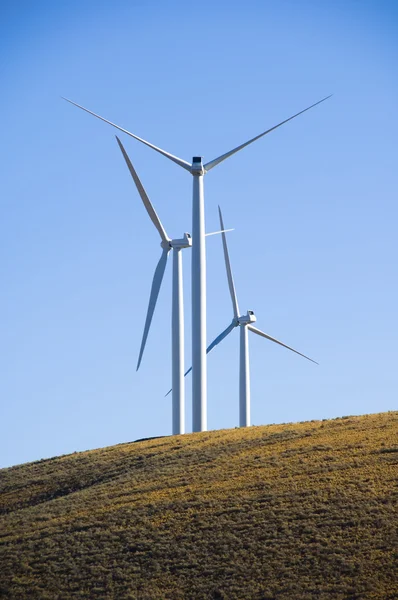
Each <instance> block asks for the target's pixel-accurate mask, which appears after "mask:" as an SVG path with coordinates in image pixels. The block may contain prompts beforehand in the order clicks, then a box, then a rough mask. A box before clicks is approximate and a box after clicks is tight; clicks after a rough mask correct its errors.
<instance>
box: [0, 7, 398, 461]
mask: <svg viewBox="0 0 398 600" xmlns="http://www.w3.org/2000/svg"><path fill="white" fill-rule="evenodd" d="M397 26H398V8H397V5H396V3H395V2H387V1H379V2H376V1H371V2H370V1H366V0H364V1H361V2H359V1H353V0H349V1H344V2H342V1H341V2H340V1H337V2H315V1H307V0H302V1H301V2H293V1H287V0H282V1H279V2H276V1H261V2H260V1H253V2H247V3H242V2H237V1H232V2H231V1H230V2H207V1H205V2H201V3H198V4H197V5H196V6H195V5H194V4H193V3H190V4H188V3H185V2H184V3H183V2H169V3H163V2H147V3H144V2H131V1H126V0H118V1H116V2H112V3H111V2H102V3H101V2H98V1H96V2H92V1H90V0H87V1H85V2H84V3H82V2H78V1H74V0H69V1H68V2H65V1H58V2H46V1H44V0H38V1H37V2H35V3H32V2H28V1H23V0H21V1H19V2H13V1H12V2H11V1H9V0H3V2H2V3H1V7H0V56H1V67H0V73H1V83H2V86H1V87H2V93H1V97H0V108H1V112H0V114H1V122H2V127H1V129H2V136H1V144H0V152H1V157H0V159H1V167H2V168H1V171H2V177H1V181H0V198H1V219H0V244H1V261H0V270H1V271H0V275H1V282H2V286H1V289H2V293H1V296H0V315H1V332H2V335H1V336H0V359H1V365H2V377H1V379H0V398H1V428H2V433H1V436H0V465H1V466H8V465H12V464H17V463H21V462H25V461H31V460H37V459H40V458H45V457H50V456H54V455H59V454H63V453H68V452H73V451H79V450H85V449H89V448H95V447H102V446H106V445H111V444H116V443H119V442H126V441H130V440H134V439H137V438H142V437H148V436H155V435H167V434H169V433H170V432H171V403H170V398H168V399H164V398H163V395H164V393H165V392H166V391H167V390H168V389H169V384H170V310H171V288H170V283H171V269H170V266H169V267H168V271H167V273H166V276H165V280H164V286H163V288H162V291H161V294H160V297H159V302H158V307H157V310H156V313H155V317H154V321H153V328H152V330H151V332H150V335H149V339H148V344H147V348H146V352H145V355H144V359H143V363H142V366H141V369H140V371H139V372H138V373H136V372H135V365H136V360H137V355H138V350H139V345H140V341H141V335H142V329H143V324H144V319H145V313H146V308H147V301H148V295H149V289H150V284H151V280H152V274H153V270H154V268H155V265H156V262H157V260H158V257H159V253H160V247H159V240H158V235H157V232H156V230H155V229H154V227H153V225H152V223H151V222H150V221H149V219H148V216H147V215H146V213H145V211H144V209H143V207H142V205H141V201H140V199H139V197H138V194H137V192H136V190H135V187H134V184H133V181H132V180H131V177H130V175H129V173H128V171H127V169H126V165H125V163H124V161H123V158H122V156H121V154H120V151H119V149H118V147H117V144H116V141H115V138H114V133H115V131H114V130H113V129H112V128H111V127H110V126H108V125H106V124H104V123H101V122H100V121H98V120H96V119H94V118H93V117H91V116H89V115H87V114H86V113H84V112H82V111H79V110H78V109H76V108H75V107H73V106H71V105H69V104H67V103H66V102H64V101H63V100H61V98H60V96H61V95H63V96H67V97H69V98H72V99H73V100H75V101H76V102H78V103H81V104H83V105H85V106H87V107H89V108H90V109H92V110H94V111H96V112H98V113H100V114H102V115H104V116H105V117H106V118H109V119H111V120H113V121H115V122H116V123H118V124H120V125H121V126H123V127H125V128H127V129H129V130H130V131H133V132H134V133H136V134H137V135H139V136H141V137H144V138H145V139H147V140H149V141H151V142H152V143H154V144H156V145H159V146H161V147H163V148H165V149H166V150H168V151H169V152H172V153H174V154H176V155H177V156H180V157H181V158H184V159H186V160H190V159H191V157H192V156H193V155H198V154H199V155H203V156H204V157H205V161H209V160H211V159H212V158H215V157H216V156H218V155H220V154H222V153H224V152H226V151H227V150H229V149H230V148H232V147H234V146H236V145H238V144H240V143H242V142H244V141H245V140H246V139H248V138H250V137H252V136H254V135H256V134H257V133H260V132H261V131H263V130H264V129H267V128H268V127H270V126H272V125H274V124H276V123H277V122H279V121H281V120H283V119H284V118H286V117H288V116H290V115H291V114H294V113H295V112H297V111H299V110H301V109H303V108H305V107H306V106H308V105H309V104H312V103H313V102H315V101H317V100H318V99H320V98H322V97H324V96H326V95H328V94H329V93H333V94H334V96H333V98H331V99H330V100H328V101H327V102H325V103H324V104H322V105H320V106H318V107H316V108H314V109H313V110H312V111H309V112H308V113H306V114H305V115H303V116H301V117H299V118H298V119H296V120H295V121H293V122H291V123H288V124H286V125H285V126H284V127H282V128H280V129H278V130H277V131H275V132H273V133H271V134H270V135H269V136H266V137H265V138H263V139H262V140H260V141H258V142H256V143H255V144H253V145H252V146H250V147H249V148H247V149H245V150H244V151H242V152H241V153H239V154H237V155H236V156H234V157H232V158H230V159H229V160H228V161H226V162H225V163H223V164H222V165H220V166H219V167H217V168H216V169H214V170H213V171H211V173H209V174H208V175H207V176H206V178H205V196H206V225H207V229H208V230H214V229H217V228H218V222H217V205H218V204H221V206H222V208H223V212H224V219H225V224H226V226H228V227H235V231H234V232H233V233H231V234H230V235H229V238H228V241H229V249H230V255H231V262H232V269H233V272H234V278H235V283H236V287H237V293H238V299H239V304H240V308H241V310H242V311H246V310H247V309H254V310H255V312H256V315H257V319H258V321H257V324H258V326H259V327H260V328H261V329H263V330H264V331H266V332H267V333H269V334H270V335H273V336H275V337H277V338H279V339H281V340H283V341H284V342H285V343H287V344H289V345H292V346H293V347H295V348H297V349H298V350H299V351H301V352H304V353H305V354H308V355H309V356H311V357H313V358H315V359H316V360H318V361H319V362H320V366H319V367H317V366H316V365H313V364H312V363H309V362H308V361H305V360H304V359H301V358H300V357H298V356H296V355H294V354H293V353H289V352H288V351H286V350H284V349H282V348H279V347H277V346H275V345H274V344H271V343H268V342H267V341H266V340H263V339H260V338H257V337H255V336H250V337H251V339H250V358H251V384H252V421H253V423H254V424H256V425H260V424H266V423H274V422H275V423H279V422H288V421H302V420H310V419H322V418H331V417H335V416H342V415H347V414H364V413H370V412H379V411H387V410H392V409H396V407H397V403H396V400H397V389H398V374H397V351H396V340H397V335H398V325H397V318H396V311H397V306H398V283H397V281H398V278H397V217H398V209H397V197H398V195H397V175H396V168H397V167H396V165H397V139H398V122H397V116H396V107H397V105H398V102H397V101H398V81H397V71H396V64H397V58H398V56H397V55H398V41H397V36H396V32H397ZM121 138H122V141H123V143H124V144H125V147H126V150H127V152H128V153H129V155H130V157H131V159H132V161H133V164H134V165H135V167H136V169H137V171H138V174H139V176H140V177H141V179H142V181H143V183H144V185H145V187H146V189H147V191H148V194H149V196H150V198H151V200H152V202H153V204H154V205H155V207H156V209H157V211H158V213H159V215H160V217H161V219H162V221H163V223H164V225H165V227H166V229H167V231H168V232H169V233H170V235H172V236H173V237H180V236H181V235H182V233H183V232H184V231H191V185H192V181H191V177H190V176H189V174H187V173H186V172H184V171H183V170H182V169H180V168H179V167H177V166H175V165H173V164H172V163H170V162H169V161H167V160H166V159H164V158H163V157H161V156H159V155H157V154H156V153H154V152H153V151H151V150H150V149H148V148H146V147H144V146H143V145H141V144H139V143H138V142H136V141H135V140H133V139H131V138H128V137H126V136H121ZM207 257H208V339H209V342H210V341H211V340H212V339H213V338H214V337H215V336H216V335H218V333H220V331H221V330H223V329H224V328H225V327H226V326H227V325H228V323H229V322H230V320H231V318H232V311H231V304H230V298H229V294H228V287H227V280H226V276H225V269H224V264H223V257H222V248H221V240H220V239H218V238H217V237H212V238H209V239H208V245H207ZM184 281H185V299H186V331H187V340H186V344H187V351H186V362H187V364H190V255H189V251H186V252H185V253H184ZM238 338H239V335H238V333H237V332H233V333H232V334H231V335H230V336H229V337H228V339H226V340H225V341H224V342H223V343H222V344H221V345H220V346H219V347H218V348H217V349H216V350H214V351H213V353H212V354H211V355H210V357H209V361H208V371H209V387H208V414H209V429H219V428H228V427H235V426H236V425H237V424H238V350H239V340H238ZM190 385H191V380H190V379H189V381H188V385H187V429H188V431H189V430H190V428H191V407H190V402H191V390H190Z"/></svg>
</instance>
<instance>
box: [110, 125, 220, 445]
mask: <svg viewBox="0 0 398 600" xmlns="http://www.w3.org/2000/svg"><path fill="white" fill-rule="evenodd" d="M115 137H116V140H117V143H118V144H119V148H120V150H121V151H122V154H123V157H124V160H125V161H126V164H127V167H128V169H129V171H130V173H131V176H132V178H133V180H134V183H135V185H136V187H137V190H138V193H139V195H140V196H141V200H142V202H143V204H144V206H145V209H146V211H147V213H148V215H149V218H150V219H151V221H152V223H153V224H154V225H155V227H156V229H157V230H158V232H159V235H160V238H161V243H160V246H161V248H162V254H161V256H160V259H159V262H158V264H157V266H156V269H155V273H154V276H153V281H152V287H151V293H150V296H149V303H148V310H147V315H146V319H145V326H144V332H143V335H142V341H141V348H140V353H139V356H138V362H137V371H138V369H139V368H140V364H141V361H142V357H143V354H144V349H145V345H146V341H147V338H148V333H149V329H150V326H151V322H152V317H153V314H154V312H155V307H156V302H157V299H158V296H159V291H160V287H161V285H162V281H163V276H164V272H165V270H166V265H167V258H168V255H169V252H170V251H171V250H172V251H173V283H172V313H171V314H172V316H171V339H172V355H171V357H172V358H171V360H172V382H173V402H172V404H173V409H172V431H173V435H178V434H182V433H185V389H184V298H183V285H182V255H181V250H183V249H184V248H190V247H191V246H192V240H191V236H190V235H189V233H184V236H183V237H182V238H181V239H173V240H172V239H171V238H170V237H169V236H168V235H167V233H166V230H165V228H164V227H163V225H162V223H161V221H160V219H159V217H158V215H157V213H156V211H155V209H154V207H153V205H152V203H151V201H150V200H149V197H148V195H147V193H146V191H145V189H144V186H143V185H142V183H141V181H140V179H139V177H138V175H137V172H136V170H135V169H134V167H133V164H132V162H131V160H130V158H129V156H128V154H127V152H126V150H125V149H124V146H123V144H122V142H121V141H120V140H119V138H118V137H117V136H115ZM227 231H231V230H227ZM216 233H224V232H221V231H215V232H212V233H207V234H206V235H214V234H216Z"/></svg>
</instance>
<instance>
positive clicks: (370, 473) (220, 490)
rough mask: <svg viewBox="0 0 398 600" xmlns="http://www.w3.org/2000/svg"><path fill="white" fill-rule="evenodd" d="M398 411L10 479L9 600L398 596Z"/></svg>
mask: <svg viewBox="0 0 398 600" xmlns="http://www.w3.org/2000/svg"><path fill="white" fill-rule="evenodd" d="M397 463H398V413H397V412H390V413H384V414H378V415H367V416H362V417H343V418H342V419H335V420H328V421H311V422H308V423H295V424H286V425H269V426H264V427H251V428H248V429H234V430H223V431H213V432H208V433H198V434H192V435H185V436H175V437H167V438H158V439H152V440H146V441H141V442H135V443H128V444H121V445H118V446H113V447H110V448H104V449H101V450H93V451H89V452H82V453H75V454H72V455H68V456H61V457H59V458H53V459H50V460H42V461H39V462H35V463H30V464H25V465H20V466H17V467H12V468H9V469H3V470H2V471H0V482H1V484H0V485H1V488H0V489H1V506H0V508H1V571H0V596H1V597H2V598H7V599H10V600H14V599H15V600H24V599H29V600H35V599H37V600H46V599H51V600H54V599H59V600H67V599H69V598H73V599H75V598H89V599H91V598H98V599H106V600H108V599H115V600H122V599H142V600H143V599H148V600H149V599H150V600H157V599H163V598H165V599H173V600H179V599H217V598H218V599H222V598H225V599H228V600H230V599H231V600H233V599H239V600H241V599H246V598H247V599H257V600H261V599H263V600H265V599H272V598H277V599H283V600H285V599H286V600H299V599H313V598H316V599H317V600H323V599H332V598H333V599H341V600H342V599H346V600H354V599H358V600H359V599H360V600H362V599H368V598H369V599H380V600H392V599H397V598H398V584H397V583H396V575H397V573H396V570H395V569H396V567H397V557H398V536H397V512H396V507H397V500H398V486H397V475H398V469H397Z"/></svg>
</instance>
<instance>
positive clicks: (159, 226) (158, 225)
mask: <svg viewBox="0 0 398 600" xmlns="http://www.w3.org/2000/svg"><path fill="white" fill-rule="evenodd" d="M115 137H116V139H117V143H118V144H119V148H120V150H121V151H122V154H123V156H124V160H125V161H126V164H127V166H128V168H129V171H130V173H131V176H132V178H133V179H134V183H135V185H136V187H137V190H138V193H139V195H140V196H141V200H142V201H143V203H144V206H145V208H146V210H147V213H148V215H149V217H150V219H151V221H152V223H153V224H154V225H155V227H156V229H157V230H158V232H159V233H160V237H161V238H162V240H163V241H164V242H165V243H168V242H169V241H170V238H169V236H168V235H167V233H166V231H165V229H164V227H163V225H162V223H161V221H160V219H159V217H158V215H157V213H156V210H155V209H154V208H153V206H152V203H151V201H150V200H149V198H148V195H147V193H146V191H145V189H144V186H143V185H142V183H141V181H140V178H139V177H138V175H137V173H136V170H135V169H134V167H133V164H132V162H131V160H130V158H129V156H128V154H127V152H126V150H125V149H124V146H123V144H122V142H121V141H120V140H119V138H118V137H117V135H116V136H115Z"/></svg>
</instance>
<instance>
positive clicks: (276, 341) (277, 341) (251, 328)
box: [247, 325, 319, 365]
mask: <svg viewBox="0 0 398 600" xmlns="http://www.w3.org/2000/svg"><path fill="white" fill-rule="evenodd" d="M247 327H248V329H250V331H252V332H253V333H257V335H261V336H262V337H264V338H266V339H267V340H270V341H271V342H275V344H279V345H280V346H283V347H284V348H287V349H288V350H291V351H292V352H295V353H296V354H299V355H300V356H303V357H304V358H306V359H307V360H310V361H311V362H313V363H315V364H316V365H319V363H317V362H316V360H312V358H309V357H308V356H306V355H305V354H301V352H298V351H297V350H295V349H294V348H291V347H290V346H287V345H286V344H284V343H283V342H280V341H279V340H277V339H275V338H273V337H271V336H270V335H267V334H266V333H264V332H263V331H261V329H257V327H253V325H248V326H247Z"/></svg>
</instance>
